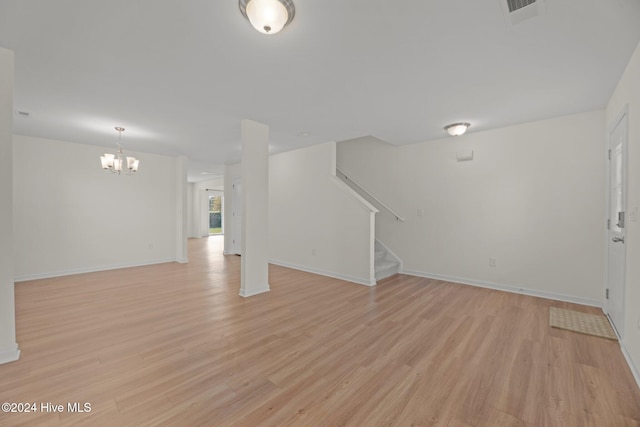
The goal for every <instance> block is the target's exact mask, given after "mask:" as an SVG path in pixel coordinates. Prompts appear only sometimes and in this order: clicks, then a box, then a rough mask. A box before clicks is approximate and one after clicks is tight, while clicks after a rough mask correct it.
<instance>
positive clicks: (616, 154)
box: [606, 112, 627, 335]
mask: <svg viewBox="0 0 640 427" xmlns="http://www.w3.org/2000/svg"><path fill="white" fill-rule="evenodd" d="M626 155H627V114H626V112H625V113H624V115H623V116H622V118H621V119H620V121H618V122H617V123H616V125H615V126H614V127H613V129H611V131H610V132H609V209H608V222H607V227H608V232H609V233H608V239H607V242H608V244H607V246H608V265H607V291H606V306H607V312H608V314H609V317H610V318H611V321H612V322H613V324H614V326H615V328H616V329H617V331H618V334H620V335H622V333H623V330H624V300H625V295H624V288H625V285H624V283H625V258H626V244H625V234H626V233H625V230H626V225H627V224H625V222H626V220H627V218H626V204H625V198H626Z"/></svg>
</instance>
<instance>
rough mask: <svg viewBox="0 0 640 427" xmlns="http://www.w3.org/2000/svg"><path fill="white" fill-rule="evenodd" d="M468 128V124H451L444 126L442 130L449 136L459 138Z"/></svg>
mask: <svg viewBox="0 0 640 427" xmlns="http://www.w3.org/2000/svg"><path fill="white" fill-rule="evenodd" d="M469 126H471V125H470V124H469V123H452V124H450V125H446V126H445V127H444V130H446V131H447V133H448V134H449V135H451V136H460V135H464V133H465V132H466V131H467V129H468V128H469Z"/></svg>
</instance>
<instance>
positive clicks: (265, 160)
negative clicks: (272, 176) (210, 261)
mask: <svg viewBox="0 0 640 427" xmlns="http://www.w3.org/2000/svg"><path fill="white" fill-rule="evenodd" d="M241 133H242V162H241V169H242V186H243V188H242V195H243V197H242V198H243V208H242V212H243V214H242V248H243V249H242V261H241V263H242V267H241V276H240V277H241V279H240V281H241V285H240V296H243V297H250V296H253V295H257V294H261V293H264V292H269V290H270V289H269V245H268V241H267V238H268V235H269V230H268V227H269V221H268V217H267V212H268V209H269V206H268V202H269V127H268V126H265V125H263V124H261V123H257V122H254V121H251V120H243V121H242V124H241Z"/></svg>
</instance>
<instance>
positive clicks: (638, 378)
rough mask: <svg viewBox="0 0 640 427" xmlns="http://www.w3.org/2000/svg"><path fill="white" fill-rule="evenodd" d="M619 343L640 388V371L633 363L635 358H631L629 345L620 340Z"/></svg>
mask: <svg viewBox="0 0 640 427" xmlns="http://www.w3.org/2000/svg"><path fill="white" fill-rule="evenodd" d="M614 329H615V328H614ZM616 333H617V332H616ZM618 341H619V342H620V349H621V350H622V354H623V356H624V358H625V359H626V360H627V365H629V369H631V373H632V374H633V378H634V379H635V380H636V383H637V384H638V387H639V388H640V371H638V368H637V367H636V365H635V363H633V358H632V357H631V354H629V350H627V345H626V344H625V342H624V340H623V339H620V340H618Z"/></svg>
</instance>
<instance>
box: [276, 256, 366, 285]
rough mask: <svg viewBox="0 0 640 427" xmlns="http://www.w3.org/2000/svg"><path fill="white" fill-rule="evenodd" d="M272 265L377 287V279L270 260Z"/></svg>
mask: <svg viewBox="0 0 640 427" xmlns="http://www.w3.org/2000/svg"><path fill="white" fill-rule="evenodd" d="M269 263H270V264H274V265H279V266H281V267H286V268H291V269H294V270H300V271H304V272H307V273H313V274H319V275H320V276H327V277H333V278H334V279H340V280H346V281H347V282H353V283H356V284H358V285H364V286H375V285H376V281H375V278H374V279H373V280H366V279H363V278H360V277H355V276H349V275H347V274H341V273H335V272H333V271H326V270H320V269H317V268H310V267H303V266H301V265H296V264H291V263H288V262H282V261H275V260H269Z"/></svg>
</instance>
